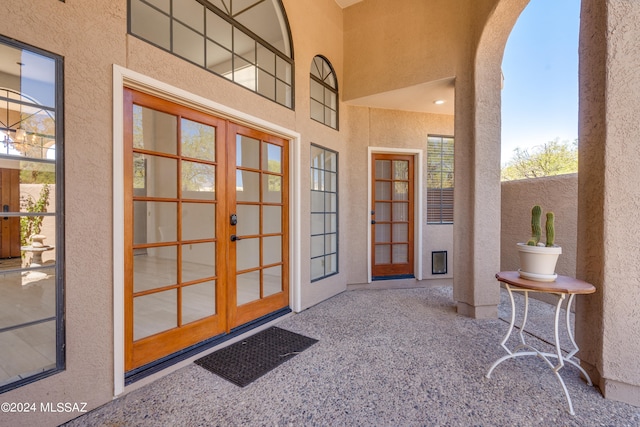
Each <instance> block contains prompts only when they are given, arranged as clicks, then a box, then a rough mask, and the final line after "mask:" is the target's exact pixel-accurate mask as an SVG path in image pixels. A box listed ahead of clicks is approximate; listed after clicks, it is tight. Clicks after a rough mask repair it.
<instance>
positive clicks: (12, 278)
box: [0, 259, 56, 378]
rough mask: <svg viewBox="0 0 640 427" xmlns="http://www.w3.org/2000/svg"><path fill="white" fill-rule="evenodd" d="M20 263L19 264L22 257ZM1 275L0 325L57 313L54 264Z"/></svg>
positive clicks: (3, 325) (0, 327) (4, 326)
mask: <svg viewBox="0 0 640 427" xmlns="http://www.w3.org/2000/svg"><path fill="white" fill-rule="evenodd" d="M2 262H10V260H2ZM17 267H18V268H19V267H20V264H19V259H18V265H17ZM0 277H2V282H1V284H2V288H1V289H2V298H3V300H2V302H3V303H2V312H1V313H0V329H2V328H8V327H11V326H15V325H20V324H25V323H29V322H34V321H37V320H40V319H46V318H48V317H52V316H55V302H56V289H55V268H44V269H38V270H37V271H29V272H26V273H25V274H21V273H20V272H16V273H7V274H3V275H2V276H0ZM53 338H54V341H55V333H54V337H53ZM2 348H7V347H2ZM54 360H55V359H54ZM0 378H1V375H0Z"/></svg>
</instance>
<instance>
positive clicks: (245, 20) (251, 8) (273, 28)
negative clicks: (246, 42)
mask: <svg viewBox="0 0 640 427" xmlns="http://www.w3.org/2000/svg"><path fill="white" fill-rule="evenodd" d="M232 5H233V10H232V14H233V16H234V17H235V18H236V19H237V20H238V22H240V23H241V24H242V25H244V26H246V27H247V28H251V29H252V30H253V31H254V32H255V33H256V34H257V35H258V36H259V37H261V38H262V39H264V40H266V41H268V42H269V44H271V45H272V46H274V47H276V48H277V49H278V50H280V51H281V52H282V53H285V54H287V55H289V49H288V44H289V40H288V36H287V28H286V26H285V24H284V22H285V21H284V17H283V16H282V13H281V10H280V7H279V5H278V3H277V2H274V1H273V0H269V1H264V2H257V1H255V0H234V1H233V2H232ZM258 24H260V25H258ZM285 39H286V40H285Z"/></svg>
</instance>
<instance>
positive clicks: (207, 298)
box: [182, 280, 216, 325]
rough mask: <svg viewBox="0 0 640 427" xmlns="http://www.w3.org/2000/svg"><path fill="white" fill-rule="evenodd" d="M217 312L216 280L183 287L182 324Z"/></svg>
mask: <svg viewBox="0 0 640 427" xmlns="http://www.w3.org/2000/svg"><path fill="white" fill-rule="evenodd" d="M214 314H216V281H215V280H211V281H209V282H204V283H198V284H197V285H191V286H185V287H183V288H182V324H183V325H184V324H186V323H189V322H193V321H195V320H199V319H202V318H205V317H208V316H213V315H214Z"/></svg>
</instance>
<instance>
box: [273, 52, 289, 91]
mask: <svg viewBox="0 0 640 427" xmlns="http://www.w3.org/2000/svg"><path fill="white" fill-rule="evenodd" d="M276 77H277V78H278V79H280V80H282V81H283V82H285V83H287V84H289V85H290V84H291V64H289V63H288V62H287V61H285V60H284V59H282V58H280V57H276Z"/></svg>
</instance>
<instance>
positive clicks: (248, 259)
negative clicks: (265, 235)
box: [235, 239, 260, 271]
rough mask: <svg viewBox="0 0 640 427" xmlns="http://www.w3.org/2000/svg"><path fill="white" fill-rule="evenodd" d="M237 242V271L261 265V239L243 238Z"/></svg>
mask: <svg viewBox="0 0 640 427" xmlns="http://www.w3.org/2000/svg"><path fill="white" fill-rule="evenodd" d="M235 244H236V270H237V271H241V270H247V269H250V268H255V267H259V266H260V239H242V240H237V241H236V243H235Z"/></svg>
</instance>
